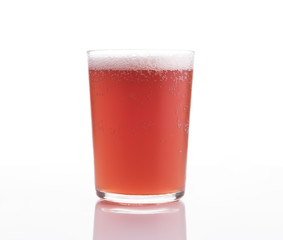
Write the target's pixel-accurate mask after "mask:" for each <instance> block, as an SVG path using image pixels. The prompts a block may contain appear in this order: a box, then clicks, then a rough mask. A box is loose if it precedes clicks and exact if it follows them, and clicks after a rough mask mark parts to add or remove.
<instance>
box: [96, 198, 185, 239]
mask: <svg viewBox="0 0 283 240" xmlns="http://www.w3.org/2000/svg"><path fill="white" fill-rule="evenodd" d="M185 217H186V216H185V206H184V204H183V203H182V202H181V201H178V202H174V203H163V204H156V205H134V206H133V205H121V204H117V203H116V204H114V203H107V202H105V201H100V202H98V203H97V204H96V208H95V217H94V228H93V240H127V239H131V240H132V239H136V240H138V239H140V240H141V239H143V240H145V239H146V240H150V239H152V240H153V239H154V240H172V239H174V240H186V218H185Z"/></svg>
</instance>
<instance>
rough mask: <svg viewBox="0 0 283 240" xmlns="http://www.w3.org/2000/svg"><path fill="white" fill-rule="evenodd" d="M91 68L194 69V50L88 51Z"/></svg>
mask: <svg viewBox="0 0 283 240" xmlns="http://www.w3.org/2000/svg"><path fill="white" fill-rule="evenodd" d="M87 53H88V66H89V69H90V70H109V69H111V70H155V71H160V70H192V69H193V63H194V52H193V51H185V50H93V51H88V52H87Z"/></svg>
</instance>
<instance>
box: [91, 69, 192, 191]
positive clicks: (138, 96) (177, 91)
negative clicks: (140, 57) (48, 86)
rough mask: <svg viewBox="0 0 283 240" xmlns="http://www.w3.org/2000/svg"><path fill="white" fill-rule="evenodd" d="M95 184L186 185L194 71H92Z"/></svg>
mask: <svg viewBox="0 0 283 240" xmlns="http://www.w3.org/2000/svg"><path fill="white" fill-rule="evenodd" d="M89 76H90V94H91V110H92V123H93V124H92V125H93V145H94V157H95V181H96V188H97V189H98V190H100V191H103V192H108V193H119V194H127V195H131V194H134V195H143V194H148V195H156V194H167V193H174V192H178V191H182V190H184V187H185V186H184V185H185V174H186V157H187V145H188V128H189V114H190V99H191V87H192V71H189V70H173V71H171V70H170V71H169V70H168V71H167V70H162V71H154V70H150V71H147V70H90V71H89Z"/></svg>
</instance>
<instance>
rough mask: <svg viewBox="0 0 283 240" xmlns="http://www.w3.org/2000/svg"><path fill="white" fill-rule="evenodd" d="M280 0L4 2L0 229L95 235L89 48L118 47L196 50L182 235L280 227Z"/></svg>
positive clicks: (30, 235) (253, 232) (27, 235)
mask: <svg viewBox="0 0 283 240" xmlns="http://www.w3.org/2000/svg"><path fill="white" fill-rule="evenodd" d="M280 3H281V1H279V0H270V1H266V0H265V1H264V0H263V1H252V0H238V1H233V2H231V1H224V0H214V1H208V0H191V1H185V0H176V1H161V0H156V1H152V0H145V1H129V0H121V1H114V0H106V1H93V0H82V1H65V0H59V1H55V0H50V1H34V0H27V1H19V0H15V1H5V0H4V1H1V3H0V34H1V38H0V239H7V240H10V239H11V240H14V239H28V240H32V239H60V240H61V239H69V240H72V239H92V238H93V225H94V209H95V202H96V199H97V198H96V197H95V194H94V187H93V185H94V183H93V163H92V143H91V124H90V106H89V89H88V73H87V56H86V51H87V50H89V49H115V48H117V49H123V48H128V49H137V48H138V49H139V48H141V49H149V48H160V49H168V48H172V49H176V48H179V49H191V50H194V51H195V52H196V58H195V64H194V69H195V70H194V84H193V97H192V111H191V126H190V143H189V155H188V181H187V192H186V195H185V198H184V199H183V202H184V203H185V209H186V226H187V227H186V236H187V239H190V240H199V239H209V240H213V239H215V240H219V239H258V240H261V239H268V240H270V239H272V240H277V239H278V240H279V239H282V238H283V207H282V202H283V187H282V184H283V152H282V143H283V139H282V138H283V137H282V136H283V127H282V122H283V114H282V103H283V95H282V90H283V83H282V82H283V81H282V80H283V71H282V56H283V45H282V42H283V36H282V30H281V29H282V22H283V15H282V7H281V4H280ZM148 217H149V220H148V221H151V218H150V216H148ZM133 224H134V223H133ZM156 224H158V223H156ZM160 224H161V223H160ZM141 225H142V224H141ZM178 226H179V225H178ZM140 227H141V228H142V227H143V226H140ZM172 227H173V229H174V226H172ZM137 229H138V228H137ZM110 230H111V228H109V231H110ZM120 230H121V229H120ZM138 231H141V230H137V235H138V234H139V233H138ZM117 235H118V234H117ZM131 236H132V235H131ZM147 237H148V236H147ZM156 238H157V237H156ZM180 239H182V238H180ZM97 240H106V239H103V238H100V239H97ZM107 240H112V239H107Z"/></svg>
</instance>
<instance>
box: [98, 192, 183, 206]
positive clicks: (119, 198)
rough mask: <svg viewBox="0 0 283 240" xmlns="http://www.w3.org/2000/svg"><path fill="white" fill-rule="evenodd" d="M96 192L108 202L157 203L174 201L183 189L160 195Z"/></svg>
mask: <svg viewBox="0 0 283 240" xmlns="http://www.w3.org/2000/svg"><path fill="white" fill-rule="evenodd" d="M96 194H97V196H98V197H100V198H102V199H104V200H106V201H110V202H117V203H125V204H157V203H167V202H174V201H176V200H178V199H180V198H181V197H183V196H184V191H180V192H175V193H168V194H160V195H125V194H117V193H107V192H103V191H100V190H96Z"/></svg>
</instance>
